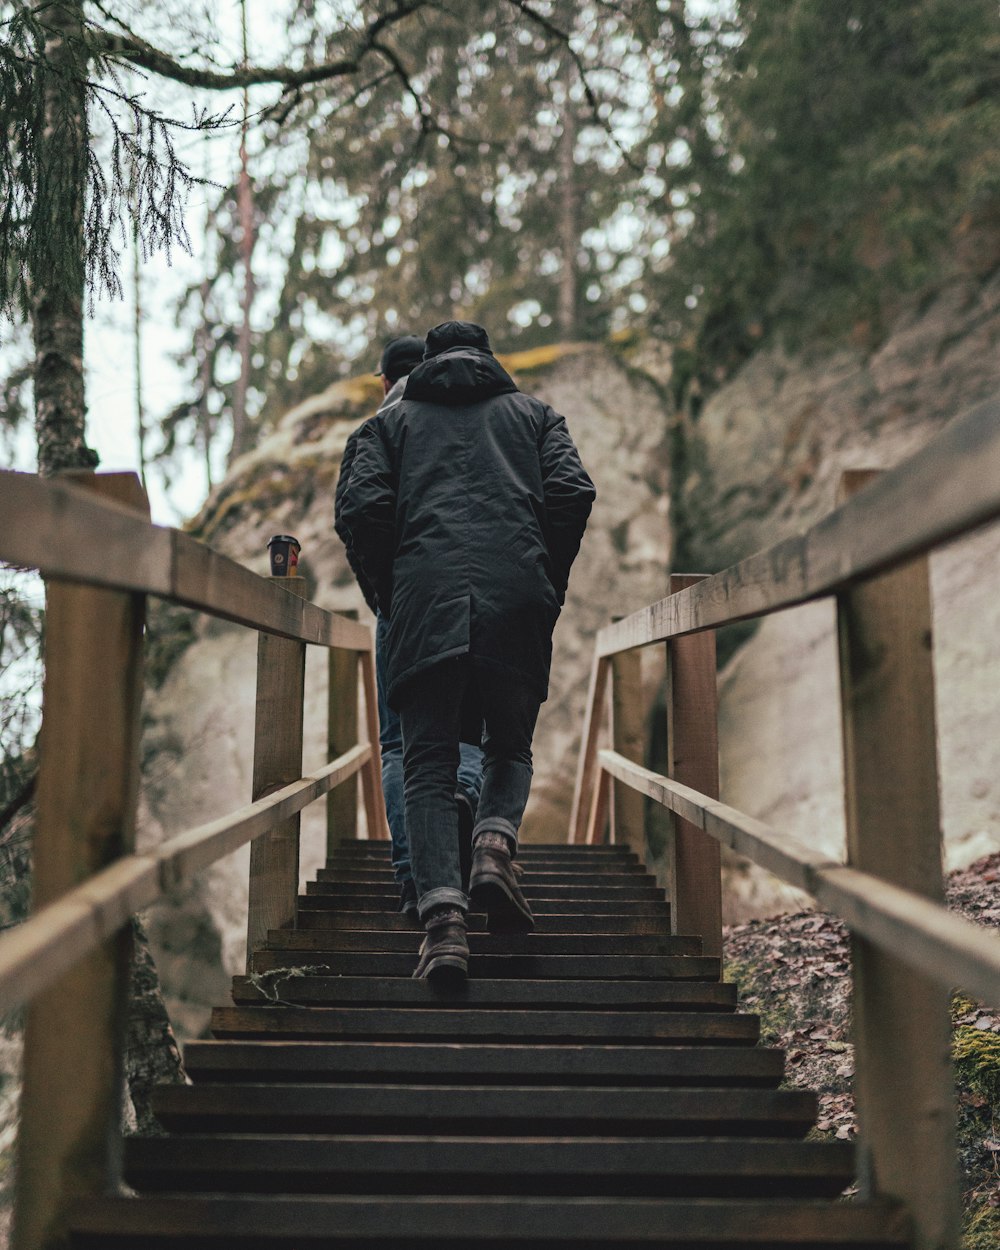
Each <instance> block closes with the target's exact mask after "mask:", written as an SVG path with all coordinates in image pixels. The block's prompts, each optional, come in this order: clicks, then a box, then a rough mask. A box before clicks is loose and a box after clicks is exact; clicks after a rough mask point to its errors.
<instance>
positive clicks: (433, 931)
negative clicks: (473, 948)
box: [413, 904, 469, 986]
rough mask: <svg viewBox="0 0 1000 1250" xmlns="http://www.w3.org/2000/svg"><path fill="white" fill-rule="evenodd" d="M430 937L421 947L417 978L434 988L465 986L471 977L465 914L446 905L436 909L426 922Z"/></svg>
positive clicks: (428, 936) (415, 975) (426, 938)
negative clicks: (427, 982) (424, 980)
mask: <svg viewBox="0 0 1000 1250" xmlns="http://www.w3.org/2000/svg"><path fill="white" fill-rule="evenodd" d="M424 928H425V929H426V930H427V936H426V937H425V938H424V940H423V942H422V943H421V945H420V962H419V963H418V964H417V968H416V971H415V972H414V974H413V976H414V978H415V979H422V978H425V977H426V979H427V980H428V981H431V982H432V983H433V984H434V985H446V986H457V985H464V984H465V980H466V978H467V976H468V975H469V940H468V938H467V937H466V935H465V912H463V911H462V910H461V909H460V908H458V907H452V906H450V905H448V904H446V905H445V906H443V907H435V908H434V910H433V911H432V912H431V913H430V914H429V915H428V916H427V917H426V919H425V920H424Z"/></svg>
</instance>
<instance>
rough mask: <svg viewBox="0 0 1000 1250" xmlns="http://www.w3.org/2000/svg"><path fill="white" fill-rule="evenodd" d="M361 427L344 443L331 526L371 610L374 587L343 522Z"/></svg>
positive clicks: (373, 604) (349, 532)
mask: <svg viewBox="0 0 1000 1250" xmlns="http://www.w3.org/2000/svg"><path fill="white" fill-rule="evenodd" d="M362 428H363V427H361V426H359V427H358V428H357V429H356V430H355V431H354V432H353V433H352V434H350V435H349V436H348V439H347V442H346V443H345V444H344V454H343V456H341V458H340V473H339V475H338V477H337V489H336V492H335V493H334V497H333V528H334V529H335V530H336V531H337V537H338V538H339V539H340V541H341V542H342V543H343V544H344V550H345V552H346V554H347V563H348V564H349V565H350V568H351V572H352V573H353V574H354V577H355V580H356V581H357V583H358V585H359V586H360V587H361V593H362V594H363V595H364V597H365V603H367V604H368V606H369V608H371V610H372V611H373V612H375V611H376V610H377V604H376V601H375V587H374V586H373V585H372V584H371V582H370V581H369V580H368V578H367V577H366V576H365V573H364V570H363V569H362V567H361V561H360V560H359V559H358V557H357V554H356V552H355V550H354V541H353V538H352V537H351V531H350V530H349V529H348V527H347V525H346V524H345V522H344V517H343V502H344V494H345V491H346V489H347V483H348V482H349V481H350V480H351V470H352V468H353V466H354V457H355V456H356V455H357V451H358V437H359V435H360V434H361V430H362Z"/></svg>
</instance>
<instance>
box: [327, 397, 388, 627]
mask: <svg viewBox="0 0 1000 1250" xmlns="http://www.w3.org/2000/svg"><path fill="white" fill-rule="evenodd" d="M340 521H341V525H342V526H344V528H345V529H346V531H347V533H348V534H349V535H350V541H351V551H352V553H353V555H354V558H355V559H356V560H357V562H358V567H359V569H360V577H359V580H361V579H362V578H363V579H364V580H365V581H367V582H368V584H369V585H370V586H371V587H372V588H373V590H374V595H375V600H376V603H377V606H378V609H379V610H380V611H381V613H382V615H383V616H388V615H389V609H390V605H391V603H392V562H393V553H394V545H395V529H396V484H395V475H394V473H393V468H392V459H391V456H390V451H389V447H388V445H387V443H386V440H385V436H384V431H383V429H382V423H381V421H380V420H379V419H378V417H375V418H373V419H372V420H371V421H369V422H367V424H366V425H364V426H362V427H361V430H360V431H359V433H358V443H357V451H356V453H355V456H354V459H353V463H352V464H351V473H350V477H349V478H348V479H347V481H346V482H345V484H344V489H343V491H342V492H341V500H340Z"/></svg>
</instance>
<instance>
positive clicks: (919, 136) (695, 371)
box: [649, 0, 1000, 390]
mask: <svg viewBox="0 0 1000 1250" xmlns="http://www.w3.org/2000/svg"><path fill="white" fill-rule="evenodd" d="M738 18H739V38H738V40H737V41H736V42H734V43H732V45H731V46H730V47H728V48H726V47H725V46H724V45H723V44H717V45H716V48H715V51H719V50H720V49H721V53H722V56H721V60H720V65H721V67H722V68H720V69H719V71H718V72H717V73H716V74H715V76H714V90H715V92H716V98H715V101H714V102H713V103H712V108H713V109H714V111H715V114H716V117H717V121H716V123H715V124H716V125H717V127H718V132H719V135H720V144H719V146H720V147H721V149H722V151H723V154H724V159H718V160H713V161H710V162H705V161H704V160H701V161H699V160H698V159H697V158H696V157H695V156H694V154H692V157H691V160H690V162H689V163H688V165H687V170H686V171H687V172H688V174H689V175H690V176H691V179H692V189H693V186H694V184H695V183H696V184H697V190H696V193H693V194H692V196H691V197H690V201H689V203H688V204H687V205H686V207H687V208H688V209H690V212H691V214H692V215H693V221H692V222H691V223H690V225H688V226H687V227H685V226H683V225H681V228H680V230H679V231H678V237H676V238H675V240H674V247H673V249H672V253H671V260H670V264H669V266H668V267H666V269H665V271H664V272H662V273H661V274H660V275H659V280H658V281H654V282H651V284H650V287H649V289H650V291H651V292H652V291H653V290H656V291H657V292H658V294H657V295H656V296H654V297H653V299H652V302H653V303H654V304H655V306H656V307H657V309H658V315H657V317H656V318H655V322H656V324H657V325H658V326H660V327H661V328H664V329H666V330H667V332H668V333H669V332H671V331H672V332H673V333H672V334H671V337H675V338H678V339H683V340H685V341H686V344H687V347H688V349H689V360H688V362H687V370H686V376H685V372H684V371H683V370H682V373H681V378H680V381H681V382H682V384H683V383H684V382H688V383H690V382H694V383H696V386H695V389H696V390H697V389H698V388H699V387H701V388H704V387H705V385H706V384H707V385H709V386H710V385H712V383H713V381H715V380H717V379H718V378H719V377H721V376H725V375H726V373H727V372H728V371H730V370H731V369H732V368H733V367H734V366H735V365H737V364H738V363H739V362H740V360H742V359H743V358H745V356H746V355H748V354H749V353H750V352H751V351H752V350H753V349H754V347H755V346H756V345H757V344H759V343H760V342H761V341H762V340H763V339H765V338H768V337H771V336H773V335H774V334H775V333H780V334H781V335H782V337H783V338H784V339H785V341H786V342H787V343H788V344H789V346H791V347H795V346H798V345H801V344H802V343H804V342H807V341H810V340H816V339H822V340H827V339H830V338H834V339H836V338H838V337H843V336H845V335H850V336H852V337H853V338H854V340H855V341H856V342H858V343H859V344H860V345H873V344H875V343H877V341H878V339H879V336H880V335H881V333H882V332H883V330H884V327H885V325H886V324H887V322H888V320H889V319H890V318H891V316H892V314H893V312H894V311H895V310H896V309H897V308H898V301H899V298H900V296H901V295H904V294H905V293H907V292H910V291H913V290H914V289H917V288H919V287H921V286H922V285H923V284H926V283H928V282H932V281H933V280H934V279H935V278H936V276H937V275H939V274H940V273H941V271H942V267H945V266H947V265H948V264H950V263H951V261H952V259H953V257H954V250H955V247H956V242H957V241H960V240H961V239H962V238H968V239H969V240H970V243H969V246H970V248H971V250H973V251H979V253H980V254H979V255H978V256H977V257H976V262H975V263H977V264H979V265H981V266H982V267H984V268H989V267H994V266H995V265H996V263H997V262H998V261H1000V252H998V249H997V242H998V238H1000V232H998V225H1000V161H998V160H997V150H996V134H997V133H998V127H1000V97H998V95H997V92H996V84H997V81H998V78H1000V9H998V6H997V5H996V4H994V3H992V0H968V2H967V3H963V4H961V5H954V4H952V3H950V0H850V2H849V3H846V4H830V3H828V2H826V0H750V2H747V3H743V4H741V5H740V6H739V13H738ZM706 100H707V97H706ZM675 220H676V218H675ZM977 240H978V241H977ZM984 240H986V241H987V242H986V246H985V251H983V250H981V245H982V243H983V242H984ZM685 300H686V301H687V304H688V305H689V306H690V305H691V304H696V311H695V315H694V317H693V319H692V321H693V324H691V323H690V322H688V323H686V324H683V326H679V325H677V324H676V322H677V320H678V319H680V320H681V321H682V322H685V320H686V319H684V318H682V317H681V318H678V314H677V312H676V309H677V308H678V306H681V305H683V304H684V302H685Z"/></svg>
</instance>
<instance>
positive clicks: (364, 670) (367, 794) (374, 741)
mask: <svg viewBox="0 0 1000 1250" xmlns="http://www.w3.org/2000/svg"><path fill="white" fill-rule="evenodd" d="M358 658H359V659H360V661H361V665H360V670H359V672H360V680H361V688H362V690H363V691H364V696H365V729H366V732H367V734H368V742H369V743H370V745H371V749H372V754H371V759H370V760H369V761H368V763H367V764H365V766H364V767H363V768H362V770H361V793H362V796H363V798H364V802H365V821H366V823H367V825H368V836H369V838H376V839H378V840H380V841H385V840H386V839H387V838H388V837H389V821H388V818H387V817H386V814H385V795H384V794H383V793H382V756H381V754H380V753H379V723H378V686H377V684H376V679H375V648H374V641H373V643H372V646H371V647H370V648H369V649H368V650H367V651H362V652H361V653H360V655H359V657H358ZM355 698H357V694H356V693H355Z"/></svg>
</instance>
